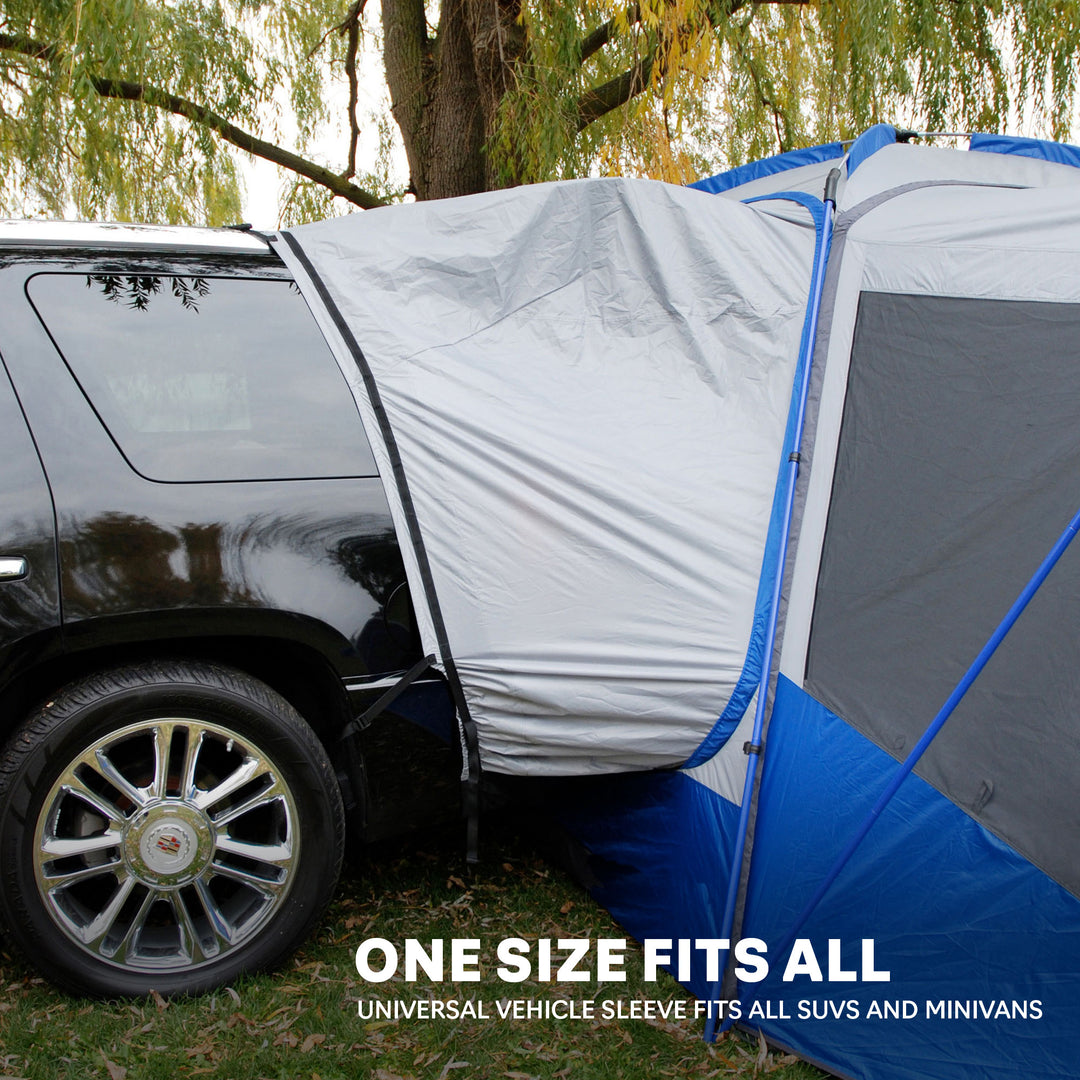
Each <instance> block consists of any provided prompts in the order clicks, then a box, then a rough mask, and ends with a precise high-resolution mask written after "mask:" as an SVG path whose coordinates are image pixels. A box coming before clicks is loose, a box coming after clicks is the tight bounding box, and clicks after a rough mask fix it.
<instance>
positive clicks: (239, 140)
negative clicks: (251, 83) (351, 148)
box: [0, 34, 386, 210]
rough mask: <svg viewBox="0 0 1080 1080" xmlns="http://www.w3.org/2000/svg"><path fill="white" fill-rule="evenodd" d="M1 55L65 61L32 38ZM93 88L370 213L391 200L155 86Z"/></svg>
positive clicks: (9, 38)
mask: <svg viewBox="0 0 1080 1080" xmlns="http://www.w3.org/2000/svg"><path fill="white" fill-rule="evenodd" d="M0 52H13V53H19V54H21V55H23V56H29V57H30V58H32V59H35V60H44V61H47V62H49V63H54V64H55V63H58V62H61V61H62V60H63V59H64V54H63V53H62V51H61V50H60V49H58V48H57V47H56V46H55V45H49V44H46V43H43V42H40V41H34V40H33V39H32V38H28V37H24V36H22V35H18V34H0ZM88 77H89V81H90V85H91V86H92V87H93V88H94V91H95V93H97V94H98V96H99V97H103V98H110V99H115V100H118V101H134V102H140V103H141V104H144V105H150V106H152V107H153V108H157V109H161V110H163V111H164V112H170V113H173V114H175V115H176V116H182V117H183V118H184V119H185V120H187V121H189V122H190V123H192V124H195V125H197V126H199V127H202V128H206V129H207V130H209V131H213V132H214V133H215V134H216V135H217V136H218V137H219V138H221V139H222V140H224V141H225V142H227V143H231V144H232V145H233V146H235V147H237V148H238V149H240V150H243V151H245V152H246V153H248V154H253V155H254V156H255V157H260V158H263V159H264V160H265V161H270V162H273V163H274V164H275V165H280V166H281V167H282V168H284V169H288V170H290V171H291V172H294V173H296V174H297V175H298V176H303V177H304V178H305V179H308V180H311V181H312V182H313V183H316V184H319V185H320V186H322V187H325V188H326V189H327V190H329V191H330V192H331V194H333V195H338V196H340V197H341V198H343V199H346V200H347V201H348V202H351V203H352V204H353V205H354V206H359V207H361V208H363V209H364V210H370V209H372V208H373V207H376V206H384V205H385V204H386V200H385V199H380V198H379V197H378V196H377V195H374V194H372V193H371V192H370V191H365V190H364V189H363V188H360V187H357V185H356V184H354V183H352V182H351V181H350V180H349V179H347V178H346V177H343V176H341V175H340V174H339V173H334V172H331V171H330V170H329V169H327V168H324V167H323V166H322V165H317V164H315V162H313V161H308V160H307V159H306V158H302V157H300V156H299V154H294V153H292V151H290V150H285V149H284V148H283V147H280V146H276V145H274V144H273V143H269V142H266V141H265V140H264V139H259V138H257V137H256V136H254V135H252V134H250V133H249V132H247V131H243V130H242V129H241V128H238V127H237V126H236V125H235V124H232V123H230V122H229V121H228V120H226V119H225V118H224V117H223V116H219V115H218V114H217V113H215V112H213V111H212V110H210V109H207V108H206V107H204V106H202V105H197V104H196V103H195V102H193V101H188V100H187V99H186V98H182V97H178V96H177V95H176V94H170V93H167V92H166V91H164V90H159V89H158V88H157V87H154V86H147V85H145V84H143V83H136V82H128V81H126V80H123V79H110V78H106V77H105V76H102V75H92V74H91V75H89V76H88Z"/></svg>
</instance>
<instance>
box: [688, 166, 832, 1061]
mask: <svg viewBox="0 0 1080 1080" xmlns="http://www.w3.org/2000/svg"><path fill="white" fill-rule="evenodd" d="M839 181H840V170H839V169H833V170H831V171H830V173H829V176H828V179H827V180H826V181H825V197H824V199H823V202H824V204H825V215H824V221H823V223H822V227H821V233H820V236H819V239H818V249H817V252H816V258H815V265H814V275H813V279H812V281H813V289H812V292H811V295H810V298H809V302H808V305H807V333H806V337H805V339H804V344H803V356H802V357H800V360H801V361H802V384H801V386H800V387H799V397H798V410H797V413H796V419H795V428H794V431H793V432H792V439H791V446H790V452H789V453H788V459H787V460H788V465H787V490H786V492H785V499H784V515H783V520H782V523H781V527H780V549H779V551H778V553H777V557H776V579H775V581H774V583H773V594H772V600H771V604H770V607H769V620H768V624H767V626H766V630H765V651H764V654H763V655H764V663H763V664H762V669H761V678H760V680H759V682H758V688H757V706H756V708H755V710H754V727H753V734H752V735H751V738H750V742H748V743H747V744H746V747H745V749H746V753H747V759H748V760H747V764H746V779H745V781H744V783H743V796H742V805H741V806H740V809H739V823H738V827H737V828H736V831H735V846H734V855H733V858H732V863H731V876H730V878H729V879H728V888H727V896H726V898H725V901H724V913H723V917H722V919H721V926H720V937H721V939H728V940H730V937H731V930H732V927H733V925H734V923H735V907H736V904H737V902H738V895H739V882H740V880H741V878H742V863H743V858H744V855H745V851H746V836H747V832H748V830H749V825H750V808H751V805H752V803H753V795H754V785H755V783H756V781H757V770H758V761H759V760H760V758H761V753H762V750H763V746H762V741H761V740H762V733H763V731H764V728H765V706H766V700H767V698H768V694H769V683H770V681H771V679H772V655H773V648H774V646H775V643H776V622H777V618H778V614H779V610H780V590H781V587H782V585H783V579H784V563H785V562H786V561H787V549H788V533H789V532H790V529H791V513H792V508H793V506H794V503H795V486H796V482H797V480H798V478H799V451H800V449H801V447H802V434H803V423H804V421H805V419H806V399H807V396H808V394H809V392H810V369H811V366H812V364H813V361H814V341H815V339H816V338H817V322H818V313H819V311H820V310H821V294H822V290H823V288H824V284H825V263H826V261H827V260H828V257H829V245H830V243H831V242H832V228H833V215H834V212H835V210H836V187H837V184H838V183H839ZM768 197H769V196H764V198H768ZM772 198H783V195H782V194H780V195H774V196H772ZM752 201H754V202H758V201H760V200H758V199H754V200H752ZM720 970H721V975H720V977H721V979H722V978H723V970H724V969H723V967H721V969H720ZM720 985H721V984H720V982H719V981H718V982H717V983H715V984H714V985H713V987H712V990H711V995H712V998H713V999H714V1000H716V999H718V998H719V996H720ZM729 1026H730V1024H729V1023H725V1024H724V1026H723V1028H722V1029H721V1030H725V1031H726V1030H727V1028H728V1027H729ZM703 1038H704V1039H705V1041H706V1042H713V1041H714V1040H715V1038H716V1017H715V1016H714V1015H713V1013H712V1009H711V1008H710V1010H709V1015H708V1018H707V1019H706V1021H705V1033H704V1035H703Z"/></svg>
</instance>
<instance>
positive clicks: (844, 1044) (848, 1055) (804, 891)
mask: <svg viewBox="0 0 1080 1080" xmlns="http://www.w3.org/2000/svg"><path fill="white" fill-rule="evenodd" d="M770 745H771V747H772V751H773V752H772V754H771V756H770V758H769V761H768V768H767V769H766V770H765V776H764V778H763V781H762V791H761V800H760V807H761V810H760V814H759V817H758V839H757V846H756V849H755V862H754V868H753V872H752V875H751V882H750V893H749V897H748V901H747V912H748V915H747V924H746V926H745V927H744V934H749V935H753V936H757V937H761V938H763V939H764V940H765V941H780V940H781V939H782V938H783V937H784V936H785V934H786V933H787V931H788V930H789V929H790V927H791V924H792V922H793V921H794V920H795V918H796V917H797V916H798V913H799V911H800V910H801V908H802V906H803V904H804V903H805V902H806V900H807V899H808V898H809V897H810V896H811V895H812V893H813V892H814V890H815V889H816V887H817V885H818V883H819V881H820V880H821V878H822V877H823V876H824V874H825V873H826V872H827V871H828V869H829V866H830V865H831V863H832V861H833V859H834V858H835V856H836V855H837V854H838V853H839V851H840V850H841V849H842V848H843V846H844V844H845V843H846V841H847V840H848V838H849V836H850V835H851V833H853V832H854V830H855V829H856V828H857V827H858V825H859V822H860V820H861V818H862V816H863V815H864V814H865V812H866V810H867V809H868V808H869V806H870V804H871V803H872V802H873V800H874V799H875V798H876V797H877V795H878V794H879V793H880V792H881V790H883V789H884V787H885V785H886V784H887V783H888V781H889V778H890V776H891V775H892V773H893V772H894V771H895V769H896V762H895V761H894V760H893V759H892V758H891V757H890V756H889V755H888V754H886V753H884V752H883V751H882V750H879V749H878V748H877V747H875V746H874V745H873V744H872V743H870V742H869V741H868V740H866V739H865V738H864V737H863V736H862V735H860V734H859V733H858V732H856V731H855V730H854V729H853V728H852V727H851V726H850V725H848V724H847V723H845V722H844V721H843V720H841V719H840V718H839V717H837V716H835V715H834V714H833V713H830V712H829V711H828V710H827V709H826V708H825V707H824V706H823V705H821V704H819V703H818V702H816V701H815V700H814V699H813V698H811V697H810V696H809V695H808V694H806V693H805V692H803V691H802V690H800V689H799V688H798V687H796V686H795V685H794V684H793V683H792V682H790V681H789V680H787V679H784V678H781V679H780V682H779V685H778V688H777V695H776V705H775V708H774V711H773V720H772V726H771V729H770ZM808 762H813V763H815V764H814V767H812V768H808V767H807V763H808ZM883 875H884V876H883ZM976 913H977V914H976ZM800 936H803V937H807V938H810V939H811V940H812V941H814V942H815V943H818V942H825V941H827V940H828V939H829V938H839V939H842V940H843V941H844V943H845V945H847V946H848V949H847V950H846V951H845V956H844V959H845V961H848V960H853V961H854V963H847V964H846V966H848V967H853V966H854V967H857V966H858V961H859V944H860V940H861V939H862V938H873V939H874V940H875V945H876V949H875V966H876V967H877V968H878V969H880V970H888V971H889V972H890V974H891V980H890V982H888V983H883V982H882V983H861V982H860V983H851V984H848V985H838V984H837V983H831V984H830V983H829V982H827V981H823V982H819V983H818V982H811V981H810V980H809V979H808V978H802V977H800V978H796V979H795V980H793V981H792V982H790V983H784V982H782V981H781V978H780V975H781V971H780V970H776V969H774V970H773V971H770V974H769V977H768V978H767V979H766V980H765V981H764V982H761V983H757V984H754V985H753V986H749V985H746V984H744V987H743V998H744V1013H745V1012H746V1011H748V1006H749V1004H750V1003H751V1002H752V1001H753V1000H754V999H757V1000H761V1001H765V1000H771V1001H772V1002H773V1003H774V1008H773V1011H774V1012H776V1011H779V1009H778V1007H777V1004H776V1003H778V1002H786V1003H787V1011H788V1012H789V1013H790V1014H791V1016H792V1017H793V1018H797V1017H798V1015H799V1002H800V1001H805V1002H809V1005H808V1006H804V1011H807V1010H808V1011H809V1012H810V1014H811V1015H814V1008H815V1006H816V1008H817V1009H818V1011H819V1014H820V1013H824V1014H826V1016H827V1018H826V1019H815V1020H813V1021H812V1022H803V1023H787V1024H784V1023H780V1022H775V1021H769V1020H768V1019H765V1020H763V1021H762V1023H761V1024H760V1027H761V1029H762V1030H763V1031H764V1032H765V1033H766V1035H773V1036H775V1037H776V1038H777V1039H778V1040H779V1041H780V1042H782V1043H784V1044H785V1045H788V1046H791V1047H792V1048H793V1049H795V1050H796V1051H797V1052H798V1053H800V1054H803V1055H804V1056H806V1057H808V1058H811V1059H814V1060H817V1061H820V1062H822V1063H824V1064H825V1065H826V1066H827V1067H829V1068H833V1069H836V1070H838V1071H840V1072H844V1071H849V1072H850V1071H852V1063H853V1062H857V1063H858V1068H857V1075H858V1076H860V1077H865V1078H867V1080H878V1078H882V1080H884V1078H886V1077H887V1078H889V1080H899V1078H902V1080H916V1078H918V1080H925V1078H927V1077H934V1078H935V1080H961V1078H971V1077H973V1076H979V1077H995V1078H999V1080H1006V1078H1009V1080H1012V1078H1014V1077H1016V1076H1017V1075H1019V1073H1018V1072H1017V1064H1016V1060H1015V1058H1014V1057H1013V1056H1012V1055H1011V1054H1008V1053H1005V1052H1004V1050H1003V1048H1004V1046H1005V1045H1006V1040H1017V1041H1018V1045H1023V1046H1025V1047H1026V1048H1027V1050H1025V1051H1024V1052H1025V1054H1027V1053H1028V1052H1029V1051H1030V1057H1028V1058H1027V1059H1026V1061H1025V1065H1026V1067H1025V1069H1024V1070H1023V1075H1025V1076H1027V1077H1035V1076H1040V1077H1053V1078H1061V1080H1064V1078H1065V1077H1075V1076H1076V1058H1075V1040H1076V1033H1077V1032H1078V1031H1080V998H1078V996H1077V994H1076V992H1075V989H1076V970H1075V968H1076V959H1075V958H1076V955H1077V946H1078V944H1080V901H1078V900H1077V899H1076V898H1075V897H1074V896H1072V895H1071V894H1070V893H1068V892H1067V891H1066V890H1064V889H1063V888H1061V886H1059V885H1057V884H1056V883H1055V882H1054V881H1052V880H1051V879H1050V878H1049V877H1048V876H1046V875H1045V874H1043V873H1042V872H1041V871H1040V870H1038V869H1037V868H1036V867H1035V866H1033V865H1032V864H1031V863H1029V862H1028V861H1027V860H1026V859H1024V858H1023V857H1021V856H1020V855H1018V854H1017V853H1016V852H1015V851H1014V850H1013V849H1012V848H1010V847H1008V846H1007V845H1005V844H1003V843H1002V842H1001V841H1000V840H998V839H997V838H996V837H995V836H994V835H993V834H992V833H990V832H989V831H988V830H986V829H984V828H983V827H982V826H981V825H979V824H978V823H977V822H975V821H974V820H972V819H971V818H970V817H969V816H968V815H966V814H965V813H964V812H963V811H961V810H960V809H958V808H957V807H956V806H955V805H953V804H952V803H951V802H950V801H949V800H948V799H946V798H944V796H942V795H940V794H939V793H938V792H937V791H935V790H934V789H933V788H931V787H930V785H928V784H927V783H925V782H924V781H923V780H921V779H920V778H919V777H917V776H910V777H908V778H907V780H905V781H904V784H903V786H902V787H901V789H900V791H899V792H898V794H897V796H896V799H895V800H894V801H893V803H891V804H890V805H889V807H888V808H887V809H886V810H885V812H884V813H883V815H882V817H881V818H880V820H879V821H878V822H877V824H876V825H875V827H874V829H873V830H871V832H870V833H869V834H868V836H867V838H866V840H865V842H864V844H863V845H862V846H861V847H860V848H859V849H858V850H857V851H856V853H855V855H854V856H853V858H852V860H851V861H850V862H849V863H848V865H847V866H846V867H845V870H844V873H843V875H842V876H841V878H839V879H838V880H837V881H836V883H835V884H834V886H833V888H832V890H830V892H829V893H828V894H826V896H825V898H824V899H823V901H822V903H821V905H820V906H819V908H818V909H817V911H816V912H815V914H814V915H813V917H812V918H811V920H810V921H809V922H808V924H807V925H806V926H805V927H804V929H803V930H802V931H801V934H800ZM822 951H823V950H822ZM849 954H850V955H849ZM819 959H821V960H822V964H823V966H824V962H825V960H824V957H820V958H819ZM897 999H899V1000H909V1001H914V1002H915V1003H916V1005H917V1006H918V1015H917V1016H914V1017H912V1018H910V1019H906V1020H882V1019H878V1018H876V1017H871V1018H868V1017H867V1016H866V1012H867V1011H868V1009H869V1005H870V1002H871V1001H875V1000H876V1001H888V1000H897ZM830 1001H832V1002H834V1003H835V1002H836V1001H845V1002H846V1001H855V1002H857V1006H856V1008H857V1009H858V1011H859V1013H860V1014H861V1015H860V1017H859V1018H858V1019H854V1018H852V1017H851V1016H850V1015H845V1016H843V1017H841V1018H839V1019H838V1018H836V1017H835V1016H832V1015H831V1014H830V1012H829V1007H828V1002H830ZM972 1001H981V1002H983V1003H990V1002H1002V1001H1004V1002H1006V1003H1008V1006H1007V1007H1008V1009H1009V1010H1010V1011H1011V1010H1012V1008H1013V1007H1012V1002H1014V1001H1015V1002H1018V1003H1024V1002H1026V1003H1029V1004H1028V1012H1029V1019H1027V1020H1024V1019H1006V1018H1005V1016H1004V1015H1002V1016H999V1017H997V1018H995V1019H992V1020H990V1021H987V1020H985V1019H982V1018H978V1019H973V1020H971V1021H970V1022H963V1021H961V1022H949V1021H946V1020H944V1019H940V1018H939V1017H938V1015H937V1014H936V1013H935V1014H934V1015H931V1016H929V1017H928V1015H927V1012H928V1009H927V1003H928V1002H930V1003H932V1007H933V1008H934V1009H936V1008H937V1006H938V1003H940V1002H945V1003H949V1002H953V1003H955V1002H961V1003H970V1002H972ZM1031 1002H1039V1005H1038V1006H1037V1007H1036V1008H1035V1009H1032V1007H1031V1005H1030V1003H1031ZM953 1009H954V1010H955V1005H954V1006H953ZM1035 1011H1037V1012H1039V1013H1040V1014H1041V1015H1040V1016H1039V1017H1038V1018H1036V1019H1031V1016H1032V1015H1033V1013H1034V1012H1035ZM755 1026H757V1025H755ZM1036 1041H1037V1044H1038V1048H1037V1051H1036V1050H1035V1049H1034V1048H1033V1046H1032V1043H1033V1042H1036Z"/></svg>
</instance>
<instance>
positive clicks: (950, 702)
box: [776, 510, 1080, 955]
mask: <svg viewBox="0 0 1080 1080" xmlns="http://www.w3.org/2000/svg"><path fill="white" fill-rule="evenodd" d="M1078 531H1080V510H1077V512H1076V514H1075V515H1074V516H1073V518H1072V520H1071V521H1070V522H1069V524H1068V525H1066V526H1065V530H1064V531H1063V532H1062V534H1061V535H1060V536H1059V537H1058V539H1057V542H1056V543H1055V544H1054V546H1053V547H1052V548H1051V549H1050V551H1049V553H1048V554H1047V556H1046V558H1045V559H1043V561H1042V562H1041V563H1040V564H1039V568H1038V569H1037V570H1036V571H1035V573H1034V574H1033V575H1032V577H1031V580H1030V581H1029V582H1028V583H1027V585H1026V586H1024V590H1023V592H1021V593H1020V595H1019V596H1018V597H1017V598H1016V600H1015V601H1014V602H1013V605H1012V607H1011V608H1009V610H1008V613H1007V614H1006V615H1005V618H1004V619H1002V620H1001V622H1000V623H999V624H998V628H997V629H996V630H995V631H994V632H993V634H992V635H991V636H990V639H989V640H988V641H987V643H986V644H985V645H984V646H983V647H982V650H981V651H980V653H979V655H978V656H976V657H975V659H974V661H972V664H971V667H969V668H968V669H967V671H966V672H965V674H964V677H963V678H962V679H961V680H960V681H959V682H958V683H957V684H956V688H955V689H954V690H953V692H952V693H951V694H950V695H949V697H948V699H947V700H946V702H945V704H944V705H942V706H941V709H940V711H939V712H938V714H937V716H935V717H934V719H933V720H932V721H931V722H930V726H929V727H928V728H927V729H926V731H924V732H923V734H922V738H921V739H919V741H918V742H917V743H916V744H915V745H914V747H912V750H911V753H910V754H908V756H907V758H906V759H905V760H904V763H903V764H902V765H901V766H900V768H899V769H897V770H896V772H895V774H894V775H893V778H892V780H890V781H889V785H888V787H886V788H885V790H884V791H883V792H882V793H881V795H880V796H879V797H878V800H877V802H875V803H874V805H873V806H872V807H871V809H870V812H869V813H868V814H867V815H866V817H865V819H864V820H863V822H862V824H861V825H860V826H859V828H858V830H857V831H856V833H855V835H854V836H853V837H852V838H851V840H849V841H848V844H847V846H846V847H845V848H844V850H843V851H842V852H841V853H840V855H839V857H838V858H837V860H836V862H835V863H833V865H832V868H831V869H830V870H829V872H828V874H826V875H825V879H824V881H822V883H821V884H820V885H819V886H818V888H817V891H816V892H815V893H814V895H813V896H812V897H811V898H810V900H809V902H808V903H807V905H806V907H804V908H803V909H802V911H801V912H800V913H799V917H798V918H797V919H796V920H795V924H794V926H792V928H791V929H790V930H789V931H788V933H787V934H786V936H785V937H784V940H783V941H782V942H781V944H780V945H779V946H778V948H777V950H776V951H777V954H778V955H783V953H785V952H786V951H787V950H788V949H789V948H790V947H791V944H792V942H793V941H794V940H795V937H796V935H797V934H798V933H799V931H800V930H801V929H802V928H803V925H804V924H805V923H806V920H807V919H809V918H810V916H811V914H813V911H814V908H816V907H817V906H818V904H819V903H820V902H821V898H822V897H823V896H824V895H825V893H826V892H828V890H829V886H830V885H832V883H833V882H834V881H835V880H836V878H837V876H838V875H839V874H840V871H841V870H843V868H844V866H845V864H846V863H847V861H848V859H850V858H851V856H852V855H853V854H854V853H855V849H856V848H857V847H858V846H859V844H861V843H862V841H863V837H865V836H866V834H867V833H868V832H869V831H870V829H871V828H872V826H873V824H874V822H875V821H877V819H878V817H879V816H880V815H881V812H882V811H883V810H884V809H885V807H886V806H887V805H888V803H889V800H890V799H892V797H893V796H894V795H895V794H896V792H897V790H898V789H899V787H900V785H901V784H902V783H903V782H904V780H906V779H907V777H908V775H909V774H910V773H911V771H912V769H914V768H915V766H916V764H917V763H918V761H919V758H921V757H922V756H923V754H924V753H925V752H926V748H927V747H928V746H929V745H930V743H931V742H933V741H934V738H935V737H936V736H937V734H938V732H939V731H941V729H942V728H943V727H944V726H945V721H946V720H948V719H949V717H950V716H951V715H952V714H953V711H954V710H955V709H956V707H957V705H959V704H960V701H961V699H962V698H963V696H964V695H965V694H966V693H967V692H968V690H969V689H970V688H971V684H972V683H974V682H975V680H976V679H977V678H978V677H979V674H980V673H981V672H982V669H983V668H984V667H986V665H987V663H988V662H989V660H990V657H991V656H993V655H994V653H995V651H996V650H997V647H998V646H999V645H1000V644H1001V642H1002V641H1003V640H1004V638H1005V635H1006V634H1008V632H1009V631H1010V630H1011V629H1012V628H1013V624H1014V623H1015V622H1016V620H1017V619H1018V618H1020V615H1021V613H1022V612H1023V610H1024V608H1026V607H1027V606H1028V603H1029V602H1030V601H1031V598H1032V597H1033V596H1034V595H1035V594H1036V593H1037V592H1038V591H1039V588H1040V587H1041V586H1042V583H1043V582H1044V581H1045V580H1046V578H1047V576H1048V575H1049V574H1050V571H1051V570H1053V569H1054V566H1055V565H1056V564H1057V561H1058V559H1060V558H1061V556H1062V555H1064V554H1065V549H1066V548H1067V547H1068V546H1069V544H1071V543H1072V541H1073V538H1074V537H1075V536H1076V534H1077V532H1078Z"/></svg>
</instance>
